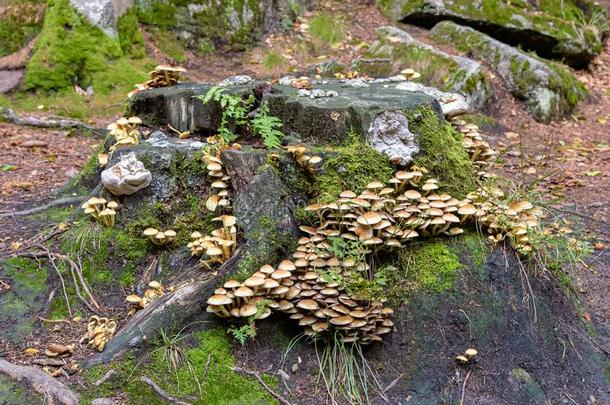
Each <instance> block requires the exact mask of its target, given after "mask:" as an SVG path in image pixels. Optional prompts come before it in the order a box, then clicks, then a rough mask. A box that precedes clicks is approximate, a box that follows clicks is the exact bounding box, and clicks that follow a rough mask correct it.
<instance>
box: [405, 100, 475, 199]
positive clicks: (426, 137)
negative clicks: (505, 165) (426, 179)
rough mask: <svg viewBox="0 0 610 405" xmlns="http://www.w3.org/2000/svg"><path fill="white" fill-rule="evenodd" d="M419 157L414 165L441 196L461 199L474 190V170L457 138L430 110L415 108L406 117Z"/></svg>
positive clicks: (457, 135) (453, 130)
mask: <svg viewBox="0 0 610 405" xmlns="http://www.w3.org/2000/svg"><path fill="white" fill-rule="evenodd" d="M407 119H408V120H409V129H410V130H411V131H412V132H413V133H415V134H417V142H418V143H419V147H420V150H421V151H422V153H421V154H420V155H418V156H417V157H416V158H415V160H414V162H413V163H414V164H415V165H417V166H422V167H425V168H426V169H428V171H429V172H430V175H431V176H434V177H435V178H437V179H438V180H439V182H440V185H441V187H442V190H443V192H447V193H449V194H451V195H453V196H454V197H456V198H463V197H465V196H466V194H468V193H469V192H471V191H472V190H475V189H476V182H475V169H474V166H473V165H472V162H471V161H470V158H469V157H468V154H467V153H466V151H465V150H464V148H463V147H462V144H461V141H462V139H461V135H460V134H459V133H458V132H456V131H455V129H453V127H452V126H451V124H449V123H448V122H446V121H444V120H443V119H441V118H439V116H438V115H437V114H436V113H435V112H434V111H433V110H432V109H431V108H430V107H417V108H416V109H415V110H414V111H411V112H410V113H409V115H408V116H407Z"/></svg>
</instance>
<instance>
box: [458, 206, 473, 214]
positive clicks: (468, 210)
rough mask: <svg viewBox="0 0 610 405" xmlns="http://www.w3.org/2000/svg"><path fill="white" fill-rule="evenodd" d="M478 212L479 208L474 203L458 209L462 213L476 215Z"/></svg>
mask: <svg viewBox="0 0 610 405" xmlns="http://www.w3.org/2000/svg"><path fill="white" fill-rule="evenodd" d="M476 212H477V209H476V208H475V206H474V205H472V204H466V205H462V206H461V207H460V208H459V209H458V214H460V215H474V214H475V213H476Z"/></svg>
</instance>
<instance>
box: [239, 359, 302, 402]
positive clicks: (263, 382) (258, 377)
mask: <svg viewBox="0 0 610 405" xmlns="http://www.w3.org/2000/svg"><path fill="white" fill-rule="evenodd" d="M231 370H233V371H235V372H238V373H242V374H246V375H249V376H251V377H254V378H256V380H257V381H258V382H259V383H260V385H262V386H263V388H265V389H266V390H267V392H268V393H269V394H271V396H273V397H274V398H275V399H277V400H278V401H280V403H281V404H283V405H292V404H291V403H290V402H289V401H288V400H287V399H285V398H284V397H282V396H281V395H280V394H278V393H277V392H275V391H273V390H272V389H271V387H269V386H268V385H267V383H265V381H264V380H263V379H262V378H261V376H260V375H259V374H258V373H257V372H256V371H248V370H244V369H243V368H241V367H233V368H232V369H231Z"/></svg>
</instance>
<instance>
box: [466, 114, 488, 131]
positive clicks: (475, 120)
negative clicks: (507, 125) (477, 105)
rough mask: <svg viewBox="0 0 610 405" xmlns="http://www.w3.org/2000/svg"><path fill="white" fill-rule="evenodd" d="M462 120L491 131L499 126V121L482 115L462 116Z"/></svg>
mask: <svg viewBox="0 0 610 405" xmlns="http://www.w3.org/2000/svg"><path fill="white" fill-rule="evenodd" d="M460 119H462V120H464V121H466V122H467V123H469V124H475V125H477V126H478V127H479V128H483V129H489V128H492V127H494V126H496V125H497V121H496V119H495V118H494V117H492V116H489V115H485V114H480V113H476V114H465V115H461V116H460Z"/></svg>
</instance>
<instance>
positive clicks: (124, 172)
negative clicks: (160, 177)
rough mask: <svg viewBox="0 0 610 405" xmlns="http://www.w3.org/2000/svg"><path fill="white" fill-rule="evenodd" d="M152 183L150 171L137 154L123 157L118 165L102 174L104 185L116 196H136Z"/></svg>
mask: <svg viewBox="0 0 610 405" xmlns="http://www.w3.org/2000/svg"><path fill="white" fill-rule="evenodd" d="M151 181H152V175H151V174H150V171H149V170H147V169H146V167H144V163H142V162H140V161H139V160H138V159H137V158H136V155H135V153H129V154H127V155H124V156H122V157H121V160H120V161H119V162H118V163H117V164H115V165H113V166H111V167H109V168H108V169H106V170H104V171H103V172H102V184H103V185H104V187H106V188H107V189H108V191H110V192H111V193H112V194H114V195H131V194H134V193H135V192H137V191H138V190H141V189H143V188H144V187H147V186H148V185H149V184H150V182H151Z"/></svg>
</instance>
